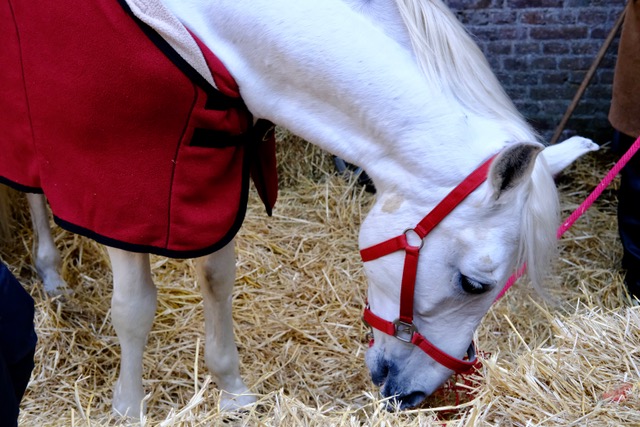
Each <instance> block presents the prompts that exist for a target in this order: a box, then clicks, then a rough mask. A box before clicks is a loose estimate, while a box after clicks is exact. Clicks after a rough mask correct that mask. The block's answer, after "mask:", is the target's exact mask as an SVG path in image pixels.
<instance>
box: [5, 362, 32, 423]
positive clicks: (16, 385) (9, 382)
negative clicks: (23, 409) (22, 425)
mask: <svg viewBox="0 0 640 427" xmlns="http://www.w3.org/2000/svg"><path fill="white" fill-rule="evenodd" d="M33 355H34V352H33V351H32V352H31V353H29V354H27V355H26V356H25V357H24V358H23V359H21V360H19V361H18V362H17V363H13V364H11V365H7V363H6V361H5V360H4V356H3V355H2V353H1V352H0V398H1V400H0V426H1V427H5V426H6V427H14V426H17V425H18V414H19V406H20V401H21V400H22V396H23V395H24V392H25V390H26V389H27V384H28V383H29V378H30V377H31V371H32V370H33V366H34V363H33Z"/></svg>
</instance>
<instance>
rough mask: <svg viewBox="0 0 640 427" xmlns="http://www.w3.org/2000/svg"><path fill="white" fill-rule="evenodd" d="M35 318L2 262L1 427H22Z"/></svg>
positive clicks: (29, 302)
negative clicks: (19, 415) (20, 416)
mask: <svg viewBox="0 0 640 427" xmlns="http://www.w3.org/2000/svg"><path fill="white" fill-rule="evenodd" d="M33 315H34V304H33V299H32V298H31V296H30V295H29V294H28V293H27V292H26V291H25V290H24V289H23V288H22V285H20V283H18V281H17V280H16V278H15V277H13V275H12V274H11V273H10V272H9V270H8V269H7V267H6V266H5V265H4V264H2V263H0V427H15V426H17V425H18V413H19V405H20V401H21V400H22V396H23V395H24V392H25V390H26V389H27V384H28V383H29V378H30V377H31V371H32V370H33V366H34V363H33V356H34V353H35V348H36V340H37V338H36V333H35V330H34V326H33Z"/></svg>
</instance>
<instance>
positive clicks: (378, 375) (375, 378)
mask: <svg viewBox="0 0 640 427" xmlns="http://www.w3.org/2000/svg"><path fill="white" fill-rule="evenodd" d="M388 376H389V365H388V364H387V363H386V362H384V361H381V362H380V363H379V364H378V366H376V369H375V370H372V371H371V381H372V382H373V384H375V385H377V386H378V387H380V386H382V384H384V382H385V381H386V380H387V377H388Z"/></svg>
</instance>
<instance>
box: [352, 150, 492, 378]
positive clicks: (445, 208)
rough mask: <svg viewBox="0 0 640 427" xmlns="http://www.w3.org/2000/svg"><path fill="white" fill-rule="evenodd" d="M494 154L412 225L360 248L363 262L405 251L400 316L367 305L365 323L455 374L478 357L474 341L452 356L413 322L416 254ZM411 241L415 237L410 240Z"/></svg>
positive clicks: (478, 180)
mask: <svg viewBox="0 0 640 427" xmlns="http://www.w3.org/2000/svg"><path fill="white" fill-rule="evenodd" d="M494 158H495V156H493V157H491V158H490V159H489V160H487V161H486V162H484V163H483V164H482V165H481V166H480V167H478V168H477V169H476V170H475V171H473V172H471V174H470V175H469V176H467V177H466V178H465V179H464V181H462V182H461V183H460V184H458V186H457V187H455V188H454V189H453V190H451V192H450V193H449V194H447V196H446V197H445V198H444V199H442V201H441V202H440V203H438V205H436V207H435V208H433V210H432V211H431V212H429V214H427V216H425V217H424V218H423V219H422V221H420V222H419V223H418V225H416V226H415V227H414V228H409V229H407V230H405V231H404V232H403V233H402V234H400V235H399V236H396V237H393V238H391V239H389V240H386V241H384V242H382V243H378V244H377V245H374V246H370V247H368V248H365V249H362V250H361V251H360V255H361V257H362V261H364V262H367V261H372V260H374V259H378V258H381V257H383V256H385V255H389V254H391V253H393V252H396V251H399V250H404V251H405V259H404V268H403V272H402V284H401V288H400V316H399V317H398V318H397V319H396V320H394V321H393V322H389V321H388V320H384V319H383V318H381V317H379V316H377V315H375V314H374V313H373V312H372V311H371V309H370V307H369V304H367V306H366V307H365V309H364V316H363V320H364V322H365V323H366V324H367V325H369V326H370V327H372V328H375V329H378V330H379V331H382V332H384V333H385V334H387V335H391V336H393V337H396V338H397V339H399V340H400V341H403V342H406V343H411V344H414V345H416V346H418V347H419V348H420V349H422V351H424V352H425V353H427V354H428V355H429V356H430V357H431V358H432V359H433V360H435V361H436V362H438V363H440V364H441V365H443V366H444V367H446V368H448V369H451V370H452V371H455V372H456V373H458V374H461V373H466V372H469V371H470V370H471V369H472V368H474V367H475V366H476V365H477V363H478V360H477V358H476V351H475V346H474V344H473V342H471V345H470V346H469V349H468V350H467V358H466V360H462V359H458V358H455V357H453V356H451V355H449V354H447V353H445V352H444V351H442V350H440V349H439V348H438V347H436V346H435V345H434V344H432V343H431V342H430V341H429V340H428V339H426V338H425V337H424V336H423V335H422V334H421V333H420V332H418V328H416V326H415V324H414V323H413V298H414V290H415V284H416V275H417V272H418V257H419V255H420V249H421V248H422V246H423V245H424V238H425V237H426V236H427V235H428V234H429V233H430V232H431V231H432V230H433V229H434V228H435V227H436V226H437V225H438V224H439V223H440V221H442V220H443V219H444V218H445V217H446V216H447V215H448V214H449V213H450V212H451V211H452V210H453V209H455V207H456V206H458V205H459V204H460V203H461V202H462V201H463V200H464V199H465V198H466V197H467V196H468V195H469V194H471V193H472V192H473V191H474V190H475V189H476V188H478V187H479V186H480V184H482V183H483V182H484V181H485V180H486V179H487V173H488V170H489V166H490V165H491V162H492V161H493V159H494ZM410 235H415V236H417V237H418V238H419V239H420V244H419V245H418V246H415V245H413V244H411V243H410V242H409V239H408V236H410ZM412 240H415V238H414V239H412Z"/></svg>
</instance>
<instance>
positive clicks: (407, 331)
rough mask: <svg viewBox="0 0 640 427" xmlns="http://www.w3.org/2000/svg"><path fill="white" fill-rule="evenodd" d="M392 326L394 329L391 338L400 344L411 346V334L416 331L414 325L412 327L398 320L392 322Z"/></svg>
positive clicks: (411, 324)
mask: <svg viewBox="0 0 640 427" xmlns="http://www.w3.org/2000/svg"><path fill="white" fill-rule="evenodd" d="M393 326H394V328H395V332H394V334H393V336H394V337H396V338H397V339H399V340H400V341H402V342H406V343H407V344H411V342H412V340H413V334H415V333H416V332H417V331H418V328H416V325H414V324H413V323H407V322H403V321H402V320H400V319H396V320H394V321H393Z"/></svg>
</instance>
